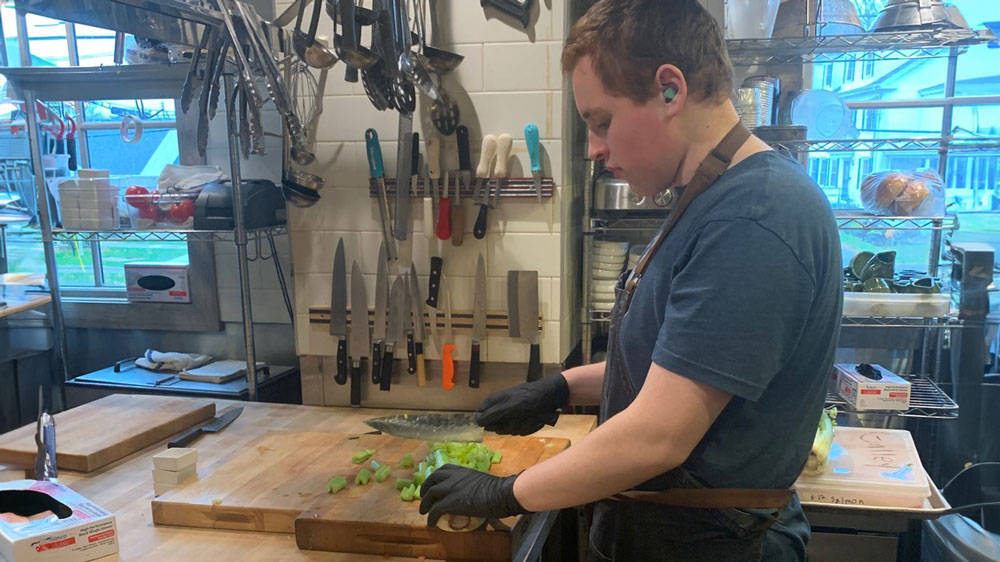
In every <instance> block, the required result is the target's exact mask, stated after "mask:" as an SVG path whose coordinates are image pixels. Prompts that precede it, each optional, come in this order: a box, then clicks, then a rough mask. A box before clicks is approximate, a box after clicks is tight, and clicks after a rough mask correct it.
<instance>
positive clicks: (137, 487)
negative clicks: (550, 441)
mask: <svg viewBox="0 0 1000 562" xmlns="http://www.w3.org/2000/svg"><path fill="white" fill-rule="evenodd" d="M215 404H216V412H220V411H222V410H224V409H225V408H227V407H231V406H242V407H243V408H244V411H243V413H242V415H240V416H239V417H238V418H237V419H236V420H235V421H234V422H233V423H232V424H231V425H229V426H228V427H226V428H225V429H224V430H222V431H220V432H218V433H215V434H205V435H203V436H202V437H200V438H199V439H198V440H197V441H196V442H195V443H194V444H193V445H191V446H192V447H195V448H197V449H198V462H197V467H198V478H199V479H202V478H205V477H207V476H208V475H209V474H210V473H211V472H212V469H213V465H216V464H218V463H219V462H220V461H224V460H225V459H228V458H231V457H233V456H235V455H239V454H240V453H241V452H242V451H244V450H245V449H246V448H247V447H248V446H252V443H255V442H257V441H259V439H260V438H261V437H262V436H264V435H265V434H266V433H267V432H269V431H287V432H332V433H364V432H367V431H371V429H370V428H369V427H368V426H367V425H365V424H364V420H365V419H368V418H370V417H375V416H382V415H390V414H396V413H400V411H396V410H376V409H352V408H324V407H314V406H298V405H286V404H263V403H247V402H235V401H227V400H216V401H215ZM595 425H596V418H595V417H594V416H579V415H563V416H561V417H560V419H559V422H558V424H557V425H556V426H555V427H546V428H545V429H543V430H541V431H539V432H538V433H536V434H535V436H537V437H546V438H565V439H569V440H570V442H576V441H578V440H579V439H580V438H582V437H583V436H584V435H586V434H587V433H589V432H590V431H591V430H592V429H593V428H594V427H595ZM57 431H58V428H57ZM98 431H99V430H98ZM167 441H168V439H163V440H162V441H160V442H158V443H156V444H154V445H151V446H149V447H146V448H145V449H142V450H140V451H139V452H136V453H133V454H131V455H129V456H127V457H125V458H122V459H120V460H118V461H116V462H113V463H111V464H109V465H106V466H104V467H102V468H100V469H98V470H96V471H94V472H90V473H87V474H83V473H78V472H70V471H66V470H61V471H60V473H59V481H60V482H61V483H63V484H66V485H67V486H69V487H70V488H72V489H74V490H76V491H77V492H79V493H81V494H83V495H84V496H85V497H87V498H89V499H91V500H93V501H94V502H96V503H97V504H99V505H101V506H103V507H104V508H106V509H108V510H109V511H112V512H114V513H115V515H116V516H117V518H118V530H119V543H120V552H119V555H118V556H117V557H108V558H106V559H107V560H115V559H117V560H123V561H130V562H134V561H153V560H156V561H178V562H191V561H192V560H241V561H243V562H250V561H255V560H261V561H265V560H266V561H294V560H323V561H345V562H346V561H348V560H350V561H360V562H364V561H372V562H374V561H385V560H397V561H404V560H409V561H412V560H414V559H413V558H401V557H386V556H382V555H363V554H346V553H345V554H341V553H332V552H320V551H305V550H299V548H298V547H297V546H296V540H295V535H294V534H280V533H267V532H252V531H234V530H223V529H197V528H188V527H173V526H163V525H154V524H153V520H152V519H153V518H152V511H151V502H152V500H153V499H154V496H153V481H152V467H153V461H152V457H153V455H154V454H156V453H158V452H161V451H163V450H164V449H165V448H166V443H167ZM57 443H58V440H57ZM529 534H530V532H529Z"/></svg>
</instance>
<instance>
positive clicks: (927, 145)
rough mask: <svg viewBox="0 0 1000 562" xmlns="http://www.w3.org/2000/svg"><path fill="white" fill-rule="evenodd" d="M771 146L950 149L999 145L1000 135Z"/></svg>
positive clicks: (813, 149)
mask: <svg viewBox="0 0 1000 562" xmlns="http://www.w3.org/2000/svg"><path fill="white" fill-rule="evenodd" d="M768 144H770V145H771V146H772V147H774V148H780V149H784V150H788V151H790V152H805V151H809V152H884V151H890V150H892V151H895V150H941V149H942V148H943V147H945V146H947V148H948V151H949V152H960V151H966V150H984V149H990V148H1000V138H997V137H976V138H952V137H910V138H891V139H824V140H801V141H769V142H768Z"/></svg>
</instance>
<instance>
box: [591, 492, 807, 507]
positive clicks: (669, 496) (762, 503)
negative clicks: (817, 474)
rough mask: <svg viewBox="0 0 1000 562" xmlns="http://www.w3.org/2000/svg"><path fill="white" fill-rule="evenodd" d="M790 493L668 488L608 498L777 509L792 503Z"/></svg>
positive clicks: (690, 505) (670, 503)
mask: <svg viewBox="0 0 1000 562" xmlns="http://www.w3.org/2000/svg"><path fill="white" fill-rule="evenodd" d="M792 494H794V491H793V490H791V489H784V490H778V489H775V490H768V489H756V488H671V489H669V490H659V491H649V492H647V491H639V490H630V491H627V492H621V493H619V494H615V495H613V496H611V497H610V498H609V499H612V500H618V501H637V502H644V503H655V504H660V505H669V506H673V507H690V508H701V509H781V508H783V507H785V506H786V505H788V502H790V501H791V500H792Z"/></svg>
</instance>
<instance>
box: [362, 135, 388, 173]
mask: <svg viewBox="0 0 1000 562" xmlns="http://www.w3.org/2000/svg"><path fill="white" fill-rule="evenodd" d="M365 147H366V149H367V151H368V171H369V172H371V175H372V177H373V178H381V177H382V176H384V175H385V168H384V167H383V166H382V147H381V146H380V145H379V143H378V132H376V131H375V129H368V130H367V131H365Z"/></svg>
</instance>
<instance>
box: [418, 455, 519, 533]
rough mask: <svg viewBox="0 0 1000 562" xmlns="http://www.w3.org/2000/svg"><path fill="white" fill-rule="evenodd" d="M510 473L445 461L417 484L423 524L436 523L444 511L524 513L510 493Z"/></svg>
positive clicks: (501, 515) (484, 514) (493, 516)
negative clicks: (424, 521)
mask: <svg viewBox="0 0 1000 562" xmlns="http://www.w3.org/2000/svg"><path fill="white" fill-rule="evenodd" d="M517 477H518V475H517V474H515V475H513V476H493V475H492V474H487V473H485V472H479V471H478V470H472V469H471V468H465V467H463V466H458V465H454V464H446V465H444V466H442V467H441V468H439V469H437V470H435V471H434V472H432V473H431V475H430V476H428V477H427V480H424V484H423V486H421V487H420V497H421V500H420V513H421V514H428V515H427V525H428V526H430V527H433V526H434V525H437V521H438V519H440V518H441V516H442V515H444V514H446V513H447V514H449V515H465V516H469V517H485V518H486V519H503V518H504V517H510V516H511V515H518V514H521V513H527V511H526V510H525V509H524V508H523V507H521V504H520V503H518V501H517V498H515V497H514V480H516V479H517Z"/></svg>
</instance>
